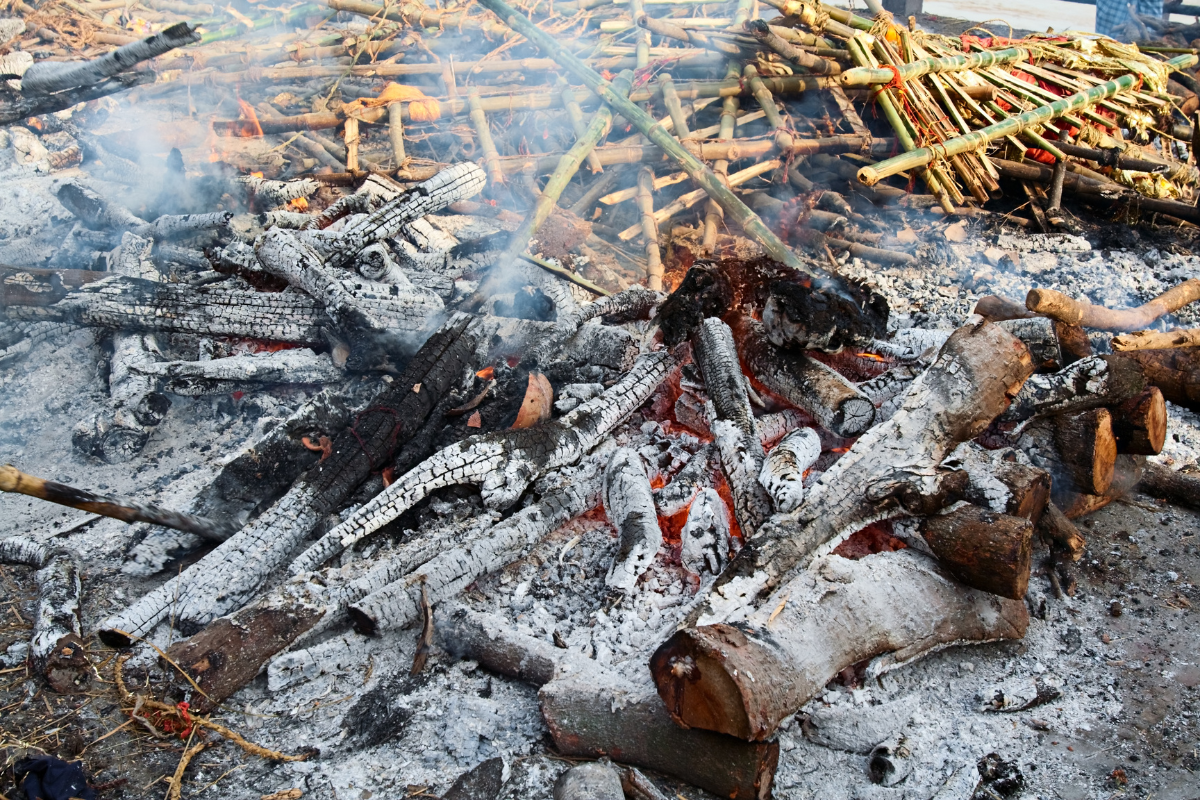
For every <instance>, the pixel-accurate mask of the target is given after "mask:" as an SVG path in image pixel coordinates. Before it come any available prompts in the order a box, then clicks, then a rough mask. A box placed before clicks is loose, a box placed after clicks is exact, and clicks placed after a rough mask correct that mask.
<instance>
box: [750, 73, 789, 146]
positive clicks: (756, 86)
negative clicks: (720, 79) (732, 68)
mask: <svg viewBox="0 0 1200 800" xmlns="http://www.w3.org/2000/svg"><path fill="white" fill-rule="evenodd" d="M742 75H743V76H744V77H745V79H746V83H747V84H748V85H749V86H750V92H751V93H752V94H753V95H754V99H755V100H757V101H758V105H759V108H761V109H762V110H763V113H764V114H765V115H766V117H767V124H768V125H770V126H771V129H772V130H774V131H775V144H776V145H777V146H778V147H779V149H780V150H783V151H787V150H790V149H791V148H792V133H791V131H789V130H788V125H787V123H786V122H784V120H783V116H782V115H781V114H780V113H779V109H778V108H777V107H776V106H775V98H774V97H772V96H771V90H770V89H768V88H767V87H766V84H764V83H763V82H762V78H760V77H759V76H758V68H757V67H755V66H754V65H753V64H747V65H746V68H745V69H744V70H743V71H742Z"/></svg>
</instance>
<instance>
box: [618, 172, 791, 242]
mask: <svg viewBox="0 0 1200 800" xmlns="http://www.w3.org/2000/svg"><path fill="white" fill-rule="evenodd" d="M781 163H782V162H780V161H779V160H778V159H772V160H770V161H760V162H758V163H757V164H755V165H753V166H751V167H747V168H746V169H744V170H741V171H740V172H735V173H734V174H732V175H730V176H729V186H730V187H734V186H741V185H742V184H743V183H746V182H747V181H750V180H752V179H754V178H757V177H759V176H760V175H765V174H767V173H768V172H770V171H771V170H773V169H778V168H779V166H780V164H781ZM704 197H705V194H704V190H703V189H694V190H693V191H690V192H688V193H686V194H683V195H680V196H679V197H678V198H677V199H676V200H675V201H674V202H672V203H669V204H668V205H666V206H664V207H663V208H661V209H659V210H658V211H655V212H654V215H653V220H654V224H655V225H661V224H663V223H664V222H666V221H667V220H669V219H670V218H671V217H673V216H675V215H676V214H678V213H679V212H680V211H683V210H685V209H688V208H691V207H692V206H694V205H696V203H699V202H700V201H701V200H703V199H704ZM644 224H645V222H644V221H643V222H642V223H639V224H637V225H631V226H630V227H628V228H626V229H625V230H623V231H621V232H620V233H619V234H617V238H619V239H621V241H624V242H627V241H629V240H630V239H632V238H633V237H635V236H637V235H638V234H639V233H641V232H642V231H643V226H644Z"/></svg>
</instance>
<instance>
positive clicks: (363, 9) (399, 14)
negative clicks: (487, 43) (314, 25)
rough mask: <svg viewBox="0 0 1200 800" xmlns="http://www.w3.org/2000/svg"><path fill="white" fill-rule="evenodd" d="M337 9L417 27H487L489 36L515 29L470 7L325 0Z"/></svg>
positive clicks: (504, 34)
mask: <svg viewBox="0 0 1200 800" xmlns="http://www.w3.org/2000/svg"><path fill="white" fill-rule="evenodd" d="M325 2H326V3H327V4H328V6H329V7H330V8H332V9H334V10H336V11H348V12H349V13H351V14H358V15H360V16H364V17H371V18H381V19H390V20H392V21H393V22H403V23H404V24H405V25H409V26H411V27H414V28H450V29H456V28H457V29H459V30H462V29H464V28H467V29H472V30H480V31H483V33H484V34H485V35H487V36H488V37H489V38H491V37H499V38H501V39H508V38H510V37H511V36H512V35H513V32H512V31H511V30H509V29H508V28H506V27H504V26H503V25H500V24H498V23H496V22H494V21H492V20H490V19H487V18H486V17H472V16H469V14H470V10H469V9H468V10H464V11H458V10H455V11H435V10H434V9H431V8H429V7H428V6H426V5H425V4H424V3H415V2H402V3H400V4H399V5H398V6H391V5H386V4H385V5H382V6H377V5H375V4H374V3H365V2H362V0H325Z"/></svg>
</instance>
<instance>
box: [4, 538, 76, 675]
mask: <svg viewBox="0 0 1200 800" xmlns="http://www.w3.org/2000/svg"><path fill="white" fill-rule="evenodd" d="M0 563H4V564H20V565H22V566H26V567H33V568H34V569H36V570H37V573H36V574H35V576H34V580H35V581H36V582H37V587H38V607H37V616H36V617H35V618H34V622H33V639H32V641H31V642H30V644H29V661H30V664H31V666H32V667H33V671H34V672H36V673H37V674H39V675H42V676H43V677H45V678H46V681H47V682H48V683H49V684H50V688H52V689H53V690H54V691H56V692H59V693H60V694H65V693H70V692H79V691H83V690H85V689H86V688H87V685H88V683H89V682H90V680H91V674H92V672H91V667H92V665H91V662H89V661H88V659H87V656H86V654H85V648H84V644H83V641H82V639H81V638H80V635H81V631H80V626H79V593H80V589H81V587H80V582H79V564H78V563H76V560H75V557H74V556H73V555H71V554H70V553H69V552H67V551H66V550H63V549H61V548H55V547H51V546H48V545H46V544H43V543H42V542H38V541H36V540H34V539H31V538H29V537H27V536H10V537H9V538H7V539H4V540H0Z"/></svg>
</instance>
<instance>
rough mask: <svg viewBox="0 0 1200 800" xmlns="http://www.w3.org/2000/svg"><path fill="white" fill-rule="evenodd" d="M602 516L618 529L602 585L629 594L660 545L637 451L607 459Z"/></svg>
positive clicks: (655, 517)
mask: <svg viewBox="0 0 1200 800" xmlns="http://www.w3.org/2000/svg"><path fill="white" fill-rule="evenodd" d="M604 514H605V516H607V517H608V521H609V522H610V523H612V526H613V527H614V528H616V529H617V552H616V554H615V555H614V556H613V561H612V564H611V565H610V566H609V568H608V574H607V575H606V576H605V578H604V582H605V583H606V584H608V585H609V586H611V587H612V588H614V589H620V590H621V591H623V592H626V593H632V592H633V589H634V586H635V585H636V584H637V582H638V578H640V577H641V576H642V575H643V574H644V573H645V572H646V571H647V570H648V569H650V567H651V566H652V565H653V563H654V557H655V556H656V555H658V550H659V548H660V547H661V546H662V530H660V529H659V527H658V514H657V513H656V511H655V508H654V498H653V497H652V496H651V489H650V478H649V477H647V475H646V466H645V464H643V463H642V457H641V456H640V455H638V454H637V451H635V450H630V449H628V448H622V449H620V450H618V451H617V452H615V453H613V455H612V458H610V459H609V462H608V467H607V469H605V471H604Z"/></svg>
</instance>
